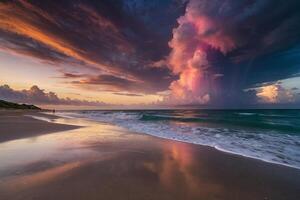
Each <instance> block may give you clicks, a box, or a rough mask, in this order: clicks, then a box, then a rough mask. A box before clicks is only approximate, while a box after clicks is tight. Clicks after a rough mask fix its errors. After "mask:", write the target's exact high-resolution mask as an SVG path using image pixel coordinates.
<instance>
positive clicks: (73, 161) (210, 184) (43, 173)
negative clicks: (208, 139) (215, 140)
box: [0, 115, 300, 200]
mask: <svg viewBox="0 0 300 200" xmlns="http://www.w3.org/2000/svg"><path fill="white" fill-rule="evenodd" d="M9 119H10V120H11V121H9ZM3 120H4V121H5V123H4V121H3ZM75 122H76V123H78V124H79V125H82V124H84V123H86V125H87V127H84V128H80V129H74V130H71V131H67V132H65V133H64V132H62V133H57V134H50V135H47V136H40V137H39V139H38V140H34V141H30V142H31V143H29V144H28V141H27V140H20V141H18V142H14V141H11V142H6V143H0V163H1V161H5V162H3V163H10V160H9V158H8V157H5V156H4V155H3V154H1V150H3V151H7V152H10V153H12V154H11V156H10V157H17V156H18V155H19V154H22V153H23V151H22V148H21V150H19V149H20V146H24V149H31V148H33V149H36V148H37V147H38V148H39V149H40V151H42V150H43V149H47V148H48V149H51V148H52V149H53V148H54V149H56V150H57V151H58V152H56V153H49V152H48V153H47V154H45V153H44V154H42V157H38V156H37V155H36V154H32V153H29V154H25V155H31V156H28V157H27V159H25V161H26V162H25V161H23V160H22V161H20V162H21V163H18V164H13V165H12V167H5V166H4V164H2V165H3V166H2V168H1V164H0V199H1V200H14V199H16V200H17V199H20V200H27V199H28V200H29V199H43V200H47V199H49V200H53V199H64V200H68V199H70V200H77V199H78V200H82V199H84V200H90V199H95V200H96V199H97V200H99V199H103V200H110V199H111V200H119V199H120V200H121V199H122V200H126V199H128V200H143V199H149V200H150V199H151V200H152V199H153V200H160V199H164V200H169V199H170V200H176V199H183V200H189V199H197V200H199V199H203V200H210V199H214V200H259V199H261V200H264V199H271V200H277V199H278V200H299V199H300V192H299V191H300V170H297V169H292V168H289V167H285V166H280V165H275V164H270V163H265V162H262V161H258V160H254V159H249V158H244V157H240V156H236V155H232V154H227V153H223V152H220V151H217V150H215V149H213V148H209V147H204V146H199V145H192V144H186V143H181V142H176V141H170V140H164V139H160V138H155V137H152V136H147V135H144V134H138V133H131V132H128V131H126V130H124V129H122V128H118V127H115V126H112V125H109V124H100V123H94V122H86V121H80V123H79V122H78V121H74V120H73V121H72V120H67V121H66V123H70V124H74V123H75ZM39 123H40V124H42V125H38V124H39ZM7 124H10V126H7ZM33 124H34V125H35V126H34V127H33V126H31V125H33ZM29 125H30V127H29ZM14 126H20V127H23V128H19V130H26V131H23V132H22V136H23V137H25V136H26V135H27V136H31V135H36V134H41V133H43V131H44V130H45V129H44V128H41V127H44V126H47V127H52V129H51V130H52V131H54V130H56V131H57V130H58V129H59V128H54V127H61V128H62V129H64V128H66V127H68V128H70V126H62V125H58V124H50V123H48V122H42V121H38V120H33V119H30V118H26V119H25V118H24V117H23V116H16V115H14V116H13V117H11V118H5V117H1V118H0V130H1V134H2V135H5V134H3V132H2V130H7V131H8V133H12V131H11V130H12V129H14V130H16V127H14ZM47 130H50V128H49V129H47ZM17 132H18V131H17ZM17 132H15V134H17ZM32 132H35V133H34V134H33V133H32ZM19 136H20V135H19ZM2 137H4V136H2ZM20 137H21V136H20ZM17 138H18V137H17ZM40 143H42V144H43V143H45V144H48V143H50V144H51V145H48V146H47V145H45V146H44V147H39V146H38V145H39V144H40ZM52 143H53V144H57V145H58V146H54V147H53V144H52ZM26 145H27V146H26ZM35 145H36V146H37V147H35ZM9 148H11V149H15V151H14V152H12V150H11V149H9ZM14 153H15V154H14ZM24 153H26V152H24ZM45 155H47V156H45ZM1 156H3V158H1ZM27 161H28V162H27ZM7 166H9V165H8V164H7ZM1 169H2V170H1Z"/></svg>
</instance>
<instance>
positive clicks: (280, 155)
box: [63, 111, 300, 169]
mask: <svg viewBox="0 0 300 200" xmlns="http://www.w3.org/2000/svg"><path fill="white" fill-rule="evenodd" d="M63 115H64V116H66V115H67V116H71V117H82V118H87V119H91V120H96V121H100V122H109V123H113V124H116V125H118V126H121V127H125V128H127V129H129V130H131V131H135V132H139V133H146V134H149V135H153V136H157V137H161V138H165V139H172V140H177V141H182V142H188V143H193V144H200V145H206V146H211V147H214V148H216V149H218V150H220V151H224V152H229V153H234V154H238V155H242V156H246V157H251V158H256V159H260V160H263V161H266V162H272V163H277V164H282V165H286V166H290V167H294V168H298V169H300V136H299V135H296V134H281V133H278V132H276V131H272V130H264V131H263V130H250V129H242V128H228V127H227V128H225V127H224V128H223V127H215V128H212V127H205V126H203V125H201V126H200V125H199V124H197V123H183V122H172V121H142V120H140V118H141V114H139V113H138V112H116V111H115V112H109V111H108V112H104V111H90V112H69V113H63Z"/></svg>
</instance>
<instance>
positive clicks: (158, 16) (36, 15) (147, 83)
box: [0, 0, 300, 107]
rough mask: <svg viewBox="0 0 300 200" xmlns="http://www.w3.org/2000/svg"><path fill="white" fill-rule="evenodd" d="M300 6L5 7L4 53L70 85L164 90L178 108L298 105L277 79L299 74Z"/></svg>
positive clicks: (0, 38)
mask: <svg viewBox="0 0 300 200" xmlns="http://www.w3.org/2000/svg"><path fill="white" fill-rule="evenodd" d="M299 9H300V1H298V0H286V1H285V2H282V1H281V0H251V1H248V0H240V1H237V0H164V1H162V0H151V1H150V0H149V1H146V0H115V1H111V0H101V1H97V0H73V1H71V0H66V1H59V0H44V1H41V0H30V1H26V0H15V1H1V2H0V51H3V52H6V53H10V54H14V55H22V56H26V57H28V58H30V59H34V60H38V61H40V62H41V63H47V64H50V66H51V67H52V66H53V67H55V69H56V70H58V71H59V72H60V73H61V76H60V78H61V79H62V80H63V82H64V83H65V84H66V86H69V87H72V88H80V89H88V90H93V91H95V92H99V91H100V92H101V91H106V92H111V94H112V95H113V94H118V95H123V94H125V95H126V94H128V95H127V96H132V97H134V96H135V95H147V94H162V93H163V94H164V95H161V96H165V99H164V100H163V102H161V103H163V104H172V105H174V104H176V105H178V104H180V105H183V104H196V105H197V104H205V105H216V106H220V107H232V106H245V107H246V106H247V105H252V104H258V103H267V102H270V103H273V102H276V103H279V102H282V101H283V100H281V99H286V100H285V101H286V102H290V101H288V100H287V99H289V97H288V96H289V95H288V94H287V93H286V92H287V91H290V90H289V89H286V88H284V86H283V85H281V86H280V87H279V86H278V85H274V86H272V87H271V86H269V85H270V84H269V83H277V81H278V80H284V79H288V78H291V77H297V76H299V73H300V60H299V56H300V23H299V21H300V12H299ZM20 67H21V66H20ZM262 84H266V85H264V86H268V87H265V88H264V87H262ZM258 86H260V87H261V89H260V90H259V91H258V92H257V91H256V90H253V89H250V88H257V87H258ZM283 91H284V92H283ZM295 91H297V90H293V96H294V98H296V97H295V94H296V93H297V92H295ZM276 92H277V93H278V95H277V94H276ZM130 94H133V95H130ZM165 94H167V95H165ZM272 95H274V96H272ZM278 96H286V97H284V98H283V97H278Z"/></svg>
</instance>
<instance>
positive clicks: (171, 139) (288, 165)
mask: <svg viewBox="0 0 300 200" xmlns="http://www.w3.org/2000/svg"><path fill="white" fill-rule="evenodd" d="M55 116H57V117H70V116H65V115H55ZM80 118H81V119H84V120H88V121H92V122H97V123H107V124H111V125H113V126H118V127H121V128H125V129H127V130H128V131H131V132H135V133H137V134H145V135H147V136H151V137H155V138H159V139H165V140H170V141H177V142H182V143H186V144H192V145H198V146H202V147H205V148H206V147H208V148H212V149H214V150H217V151H218V152H222V153H226V154H231V155H235V156H240V157H242V158H247V159H253V160H257V161H260V162H265V163H269V164H274V165H280V166H284V167H288V168H292V169H297V170H300V166H295V165H290V164H285V163H281V162H276V161H271V160H268V159H264V158H259V157H255V156H251V155H246V154H242V153H238V152H234V151H230V150H226V149H223V148H220V147H218V146H216V145H214V146H213V145H208V144H201V143H195V142H189V141H186V140H180V139H175V138H168V137H164V136H158V135H154V134H151V133H146V132H138V131H134V130H130V129H128V128H127V127H123V126H121V125H119V124H115V123H113V122H106V121H100V120H95V119H90V118H84V117H80Z"/></svg>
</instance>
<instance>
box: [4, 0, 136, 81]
mask: <svg viewBox="0 0 300 200" xmlns="http://www.w3.org/2000/svg"><path fill="white" fill-rule="evenodd" d="M24 8H26V9H24ZM83 10H85V11H87V10H86V8H85V9H83ZM92 13H93V12H92ZM92 19H94V20H96V21H97V23H98V24H99V25H100V26H104V27H106V28H107V29H109V30H112V31H113V32H117V31H118V30H117V28H116V27H115V26H114V25H113V24H112V23H111V22H109V21H107V20H105V19H104V18H103V17H101V18H100V16H99V15H96V14H95V13H94V14H93V15H92ZM44 21H47V22H51V24H52V25H53V24H56V22H55V19H54V18H52V17H51V16H50V15H47V14H45V13H43V12H42V11H41V10H39V9H38V8H36V7H35V6H33V5H31V4H30V3H28V2H25V1H22V0H21V1H18V2H17V3H0V30H3V31H6V32H11V33H14V34H17V35H20V36H23V37H27V38H30V39H32V40H34V41H36V42H39V43H41V44H43V45H45V46H47V47H49V48H50V49H53V50H54V51H56V52H59V53H61V54H64V55H66V56H68V57H71V58H74V59H76V60H78V61H80V62H84V63H86V64H89V65H90V66H92V67H95V68H97V69H101V70H103V71H105V72H106V73H110V74H114V75H120V76H122V77H123V76H124V72H123V71H122V69H121V68H115V67H113V66H108V65H106V64H103V63H99V62H98V61H95V60H94V59H92V58H90V57H89V56H87V52H85V51H84V50H82V49H78V48H76V47H75V46H74V45H72V44H71V43H70V42H69V41H67V40H66V39H64V38H62V37H60V36H59V35H58V34H56V33H54V32H51V30H48V29H45V28H44V27H43V22H44ZM51 24H50V25H51ZM119 40H120V39H119ZM124 43H125V44H126V45H124V46H125V47H123V46H122V45H119V46H118V48H119V49H122V50H127V51H129V49H130V46H129V43H126V42H123V43H122V44H124ZM126 79H129V80H134V81H140V82H142V81H141V80H137V78H136V77H134V76H133V75H130V74H129V75H126Z"/></svg>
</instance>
